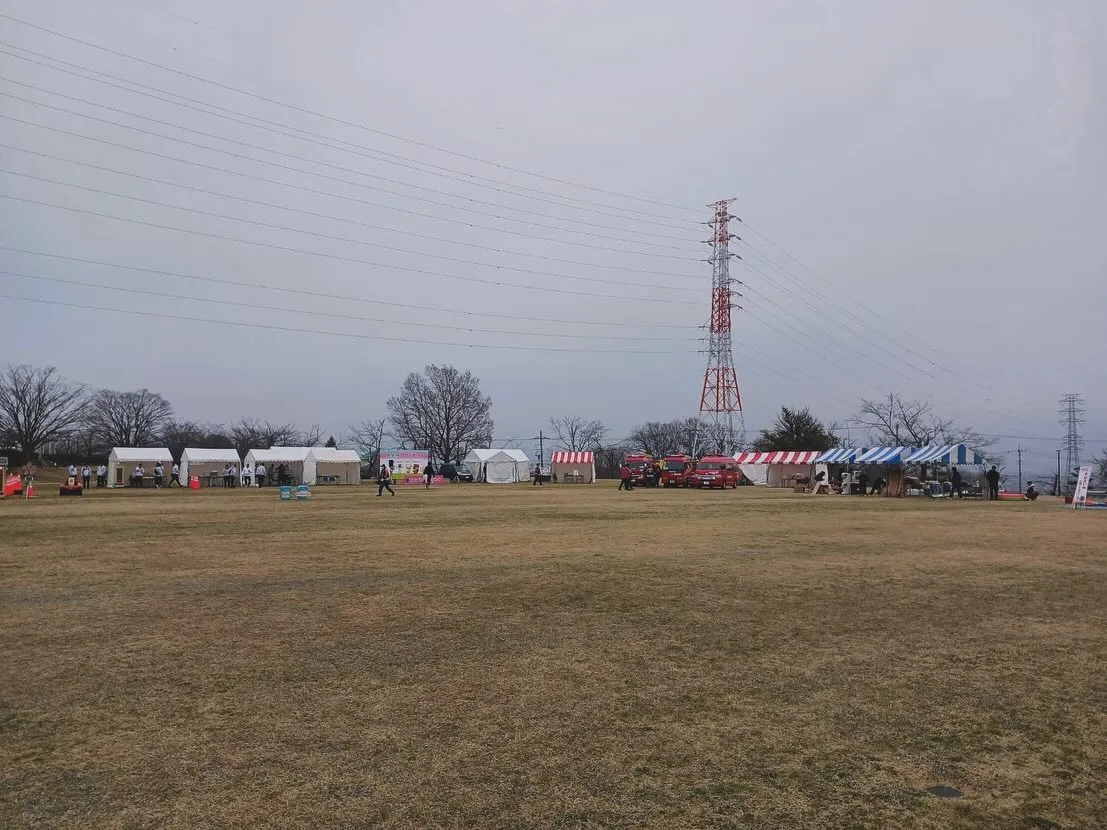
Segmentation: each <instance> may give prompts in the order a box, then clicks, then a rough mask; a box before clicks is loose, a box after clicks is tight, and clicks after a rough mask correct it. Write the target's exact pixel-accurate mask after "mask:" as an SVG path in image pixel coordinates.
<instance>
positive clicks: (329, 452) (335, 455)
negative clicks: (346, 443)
mask: <svg viewBox="0 0 1107 830" xmlns="http://www.w3.org/2000/svg"><path fill="white" fill-rule="evenodd" d="M309 455H310V456H311V457H312V458H313V459H315V461H322V462H323V463H325V464H360V463H361V456H360V455H358V454H357V452H356V451H355V450H339V449H335V448H334V447H312V450H311V452H310V453H309Z"/></svg>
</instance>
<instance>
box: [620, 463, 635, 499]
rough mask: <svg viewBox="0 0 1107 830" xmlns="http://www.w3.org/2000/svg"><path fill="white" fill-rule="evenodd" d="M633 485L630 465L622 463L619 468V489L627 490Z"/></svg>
mask: <svg viewBox="0 0 1107 830" xmlns="http://www.w3.org/2000/svg"><path fill="white" fill-rule="evenodd" d="M633 487H634V482H632V481H631V480H630V467H628V466H627V465H626V464H624V465H623V466H622V467H621V468H620V470H619V489H620V490H627V491H628V492H629V491H630V490H631V489H633Z"/></svg>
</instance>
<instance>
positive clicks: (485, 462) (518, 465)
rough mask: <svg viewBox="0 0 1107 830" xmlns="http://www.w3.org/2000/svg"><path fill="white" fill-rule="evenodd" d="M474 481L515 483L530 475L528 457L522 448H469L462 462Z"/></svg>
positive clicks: (524, 479)
mask: <svg viewBox="0 0 1107 830" xmlns="http://www.w3.org/2000/svg"><path fill="white" fill-rule="evenodd" d="M463 463H464V464H465V466H466V467H468V468H469V471H470V472H471V473H472V474H473V479H474V480H476V481H484V482H487V483H488V484H517V483H518V482H520V481H526V480H527V479H528V478H529V477H530V471H531V466H530V459H529V458H527V454H526V453H525V452H523V451H522V450H492V449H487V450H483V449H482V450H470V451H469V454H468V455H467V456H465V461H464V462H463Z"/></svg>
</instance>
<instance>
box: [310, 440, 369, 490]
mask: <svg viewBox="0 0 1107 830" xmlns="http://www.w3.org/2000/svg"><path fill="white" fill-rule="evenodd" d="M324 477H326V478H328V479H330V478H332V477H333V478H334V482H333V483H334V484H361V456H359V455H358V454H357V453H356V452H355V451H354V450H338V449H335V448H333V447H312V448H311V452H309V453H308V454H307V456H306V457H305V458H304V482H303V483H304V484H318V483H319V482H320V481H321V480H323V478H324ZM328 483H332V482H330V481H329V480H328Z"/></svg>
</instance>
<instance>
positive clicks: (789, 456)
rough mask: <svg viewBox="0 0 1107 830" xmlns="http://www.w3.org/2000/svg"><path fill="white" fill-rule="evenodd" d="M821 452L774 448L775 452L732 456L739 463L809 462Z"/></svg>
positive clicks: (744, 453)
mask: <svg viewBox="0 0 1107 830" xmlns="http://www.w3.org/2000/svg"><path fill="white" fill-rule="evenodd" d="M820 455H822V453H820V452H819V451H818V450H776V451H775V452H740V453H738V454H737V455H735V456H734V460H735V461H737V462H738V463H739V464H811V463H813V462H814V461H815V459H816V458H818V457H819V456H820Z"/></svg>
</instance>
